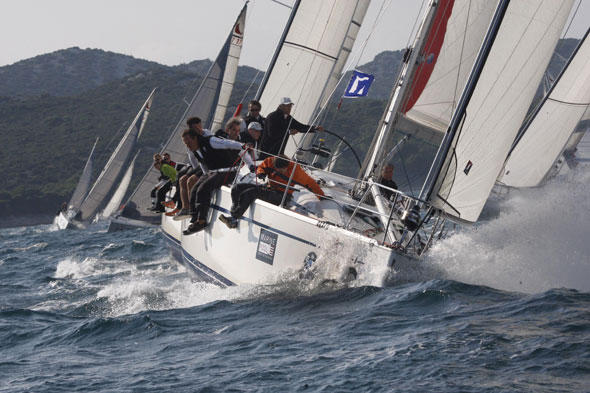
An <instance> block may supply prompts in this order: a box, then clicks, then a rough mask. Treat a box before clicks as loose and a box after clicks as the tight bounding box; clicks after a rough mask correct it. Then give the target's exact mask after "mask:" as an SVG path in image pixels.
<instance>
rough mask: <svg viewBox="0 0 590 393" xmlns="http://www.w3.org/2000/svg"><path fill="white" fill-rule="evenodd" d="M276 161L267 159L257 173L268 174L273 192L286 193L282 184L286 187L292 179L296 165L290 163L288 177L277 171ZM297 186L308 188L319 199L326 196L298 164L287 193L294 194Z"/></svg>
mask: <svg viewBox="0 0 590 393" xmlns="http://www.w3.org/2000/svg"><path fill="white" fill-rule="evenodd" d="M274 160H275V159H274V157H268V158H266V159H265V160H264V161H262V163H261V164H260V165H259V166H258V168H257V169H256V173H257V174H262V173H266V175H267V176H268V179H269V180H270V184H269V186H270V188H272V189H273V190H277V191H281V192H283V191H285V187H281V185H280V184H285V185H286V184H288V183H289V178H290V177H291V173H292V171H293V165H296V164H294V163H292V162H290V163H289V166H288V167H287V168H288V171H287V175H283V174H282V173H280V172H279V171H278V170H277V169H275V166H274ZM277 183H280V184H277ZM297 185H299V186H303V187H305V188H307V189H308V190H309V191H311V192H313V193H314V194H316V196H317V197H318V198H319V197H320V196H324V192H323V191H322V189H321V188H320V186H319V185H318V183H316V181H315V180H313V179H312V178H311V176H309V175H308V174H307V173H305V171H304V170H303V168H301V166H300V165H298V164H297V165H296V166H295V173H294V174H293V178H292V180H291V186H290V187H289V189H288V190H287V192H288V193H289V194H292V193H293V191H294V189H293V188H292V187H293V186H297Z"/></svg>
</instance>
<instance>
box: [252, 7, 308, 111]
mask: <svg viewBox="0 0 590 393" xmlns="http://www.w3.org/2000/svg"><path fill="white" fill-rule="evenodd" d="M300 3H301V0H296V1H295V4H293V8H292V9H291V14H290V15H289V20H287V24H286V25H285V29H284V30H283V34H282V35H281V39H280V40H279V43H278V45H277V49H276V50H275V53H274V55H273V56H272V59H271V61H270V64H269V65H268V69H267V70H266V72H265V73H264V78H262V82H260V86H259V87H258V91H257V92H256V97H255V99H256V100H257V101H260V97H261V96H262V93H263V92H264V88H265V87H266V83H267V82H268V78H269V77H270V74H271V73H272V70H273V68H274V66H275V64H276V62H277V58H278V57H279V53H280V52H281V48H282V47H283V44H284V43H285V38H287V34H288V33H289V29H290V28H291V25H292V24H293V19H295V14H297V9H298V8H299V4H300Z"/></svg>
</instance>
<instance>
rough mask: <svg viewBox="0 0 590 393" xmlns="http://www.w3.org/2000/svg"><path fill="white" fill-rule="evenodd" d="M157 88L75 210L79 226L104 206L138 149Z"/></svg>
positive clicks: (74, 217) (76, 222)
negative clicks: (137, 145) (138, 142)
mask: <svg viewBox="0 0 590 393" xmlns="http://www.w3.org/2000/svg"><path fill="white" fill-rule="evenodd" d="M154 93H155V89H154V90H153V91H152V92H151V93H150V95H149V97H148V98H147V100H146V101H145V103H144V104H143V106H142V107H141V109H140V110H139V113H138V114H137V116H136V117H135V119H134V120H133V122H132V123H131V125H130V126H129V128H128V129H127V132H125V135H123V138H122V139H121V141H120V142H119V144H118V145H117V147H116V148H115V151H114V152H113V153H112V154H111V156H110V158H109V160H108V161H107V163H106V165H105V166H104V168H103V170H102V171H101V173H100V175H99V176H98V178H97V180H96V181H95V182H94V185H93V186H92V188H91V189H90V191H89V192H88V193H87V195H86V197H85V198H84V200H83V201H82V202H81V203H80V206H79V207H78V208H77V209H75V210H73V212H74V216H73V217H72V219H71V220H70V222H71V223H73V224H74V225H76V226H77V227H84V226H85V225H87V224H88V223H90V222H91V221H92V219H93V218H94V217H95V215H96V214H97V212H98V210H99V209H100V208H102V207H103V206H104V205H105V204H106V203H107V199H108V198H109V197H110V196H111V195H112V193H113V192H114V189H115V186H116V185H117V184H118V181H119V179H120V177H121V173H122V172H123V169H124V168H127V166H128V165H129V161H130V156H131V154H133V152H134V151H135V149H136V144H137V139H138V138H139V136H140V135H141V132H142V131H143V127H144V126H145V123H146V121H147V118H148V115H149V111H150V108H151V105H152V101H153V99H154Z"/></svg>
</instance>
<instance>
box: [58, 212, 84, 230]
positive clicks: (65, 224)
mask: <svg viewBox="0 0 590 393" xmlns="http://www.w3.org/2000/svg"><path fill="white" fill-rule="evenodd" d="M75 214H76V213H75V212H74V211H71V210H68V211H67V212H65V213H64V212H60V213H59V214H58V215H57V216H55V218H54V219H53V224H54V225H55V226H56V227H57V228H58V229H60V230H64V229H84V225H83V224H82V223H80V222H78V221H74V219H73V217H74V215H75Z"/></svg>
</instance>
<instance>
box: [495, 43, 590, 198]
mask: <svg viewBox="0 0 590 393" xmlns="http://www.w3.org/2000/svg"><path fill="white" fill-rule="evenodd" d="M589 104H590V39H587V38H586V39H585V40H584V42H583V43H582V44H581V46H580V48H579V49H578V51H577V52H576V54H575V56H574V58H573V59H572V60H571V62H570V63H569V65H568V66H567V68H566V69H565V70H564V72H563V73H562V74H561V76H560V78H559V79H558V80H557V82H556V84H555V86H554V87H553V89H552V90H551V93H550V94H549V96H548V97H547V99H546V100H545V102H544V103H543V104H542V106H541V108H540V109H539V111H538V112H537V114H536V116H535V118H534V119H533V121H532V122H531V123H530V125H529V127H528V128H527V129H526V130H525V131H524V134H523V136H522V138H521V139H520V141H518V143H517V144H516V146H515V147H514V150H513V151H512V153H511V154H510V156H509V157H508V160H507V161H506V164H505V166H504V171H503V176H502V177H501V178H500V179H499V181H500V183H502V184H504V185H507V186H511V187H535V186H538V185H539V184H541V183H542V181H543V179H544V178H545V175H546V174H547V173H548V172H549V170H550V169H551V167H552V165H553V163H554V162H555V161H556V160H557V158H558V157H559V155H560V154H561V152H562V151H563V149H564V148H565V146H566V143H567V142H568V139H569V138H570V136H571V135H572V133H573V132H574V129H575V128H576V126H577V125H578V122H579V121H580V119H581V118H582V116H583V114H584V112H585V111H586V109H588V105H589Z"/></svg>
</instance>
